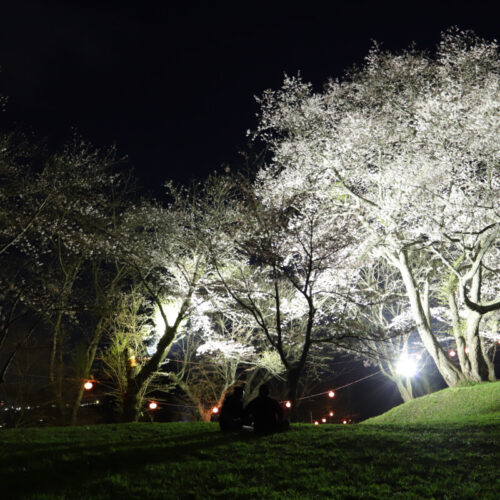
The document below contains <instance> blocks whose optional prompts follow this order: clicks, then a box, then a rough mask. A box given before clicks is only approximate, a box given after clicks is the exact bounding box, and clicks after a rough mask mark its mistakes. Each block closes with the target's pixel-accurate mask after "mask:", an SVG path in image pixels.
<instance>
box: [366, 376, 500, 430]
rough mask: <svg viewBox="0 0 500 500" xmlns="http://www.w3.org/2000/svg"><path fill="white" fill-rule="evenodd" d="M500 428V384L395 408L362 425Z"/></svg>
mask: <svg viewBox="0 0 500 500" xmlns="http://www.w3.org/2000/svg"><path fill="white" fill-rule="evenodd" d="M443 423H457V424H461V423H463V424H465V423H470V424H483V425H485V424H500V382H484V383H481V384H473V385H468V386H463V387H454V388H448V389H443V390H442V391H438V392H434V393H432V394H427V395H426V396H422V397H420V398H417V399H414V400H412V401H409V402H407V403H404V404H402V405H400V406H396V407H395V408H392V409H391V410H389V411H388V412H386V413H384V414H382V415H379V416H378V417H374V418H370V419H368V420H365V421H364V422H362V424H365V425H366V424H368V425H371V424H374V425H378V424H381V425H406V424H409V425H413V424H443Z"/></svg>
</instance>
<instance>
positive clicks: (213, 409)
mask: <svg viewBox="0 0 500 500" xmlns="http://www.w3.org/2000/svg"><path fill="white" fill-rule="evenodd" d="M212 413H213V414H214V415H217V413H219V408H217V406H214V407H213V408H212Z"/></svg>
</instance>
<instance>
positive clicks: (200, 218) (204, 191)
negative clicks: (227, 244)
mask: <svg viewBox="0 0 500 500" xmlns="http://www.w3.org/2000/svg"><path fill="white" fill-rule="evenodd" d="M168 194H169V197H170V200H171V202H170V204H169V205H168V206H167V207H165V208H164V207H161V206H159V205H157V204H151V203H145V204H143V205H142V206H138V207H135V208H134V209H133V210H130V212H129V213H128V214H127V216H126V221H125V223H126V225H127V226H128V227H129V232H128V236H127V237H126V238H125V239H123V240H122V241H121V242H119V243H118V246H119V247H120V252H123V254H124V256H125V258H126V260H127V262H128V263H129V264H130V265H131V266H132V267H133V268H134V269H135V275H136V279H137V280H138V281H140V282H142V283H143V285H144V288H145V292H146V296H147V299H148V300H149V301H150V302H151V303H152V304H153V305H154V307H155V310H156V320H155V325H156V329H155V334H154V338H153V339H152V345H151V346H150V348H149V357H148V358H147V359H145V360H144V361H143V362H142V363H138V364H137V365H136V366H134V367H132V369H131V370H129V372H128V381H127V394H126V397H125V402H124V419H125V420H127V421H134V420H137V419H138V418H139V415H140V412H141V398H142V395H143V394H144V390H145V388H146V387H147V386H148V384H149V383H151V381H152V380H153V379H154V378H155V377H158V376H159V374H160V373H161V366H162V364H163V362H164V360H165V358H166V356H167V354H168V352H169V350H170V348H171V346H172V344H173V343H174V341H175V340H176V338H177V335H178V334H179V333H180V332H181V330H182V326H183V325H184V324H185V322H186V321H187V320H188V319H189V317H190V316H191V315H192V314H193V311H195V310H196V309H198V308H200V307H201V306H202V304H203V303H204V302H205V301H206V300H208V298H207V284H208V283H209V282H210V281H211V280H212V278H213V268H212V266H211V264H210V258H209V257H210V252H209V249H208V248H207V246H206V244H205V235H206V234H211V235H212V236H214V237H216V238H217V235H219V234H220V227H221V226H222V225H223V224H224V221H225V198H226V188H225V187H224V185H223V183H219V182H218V181H216V180H212V181H210V180H209V181H207V182H206V183H205V184H204V185H197V186H194V187H193V189H192V190H179V189H175V188H173V187H172V186H169V191H168Z"/></svg>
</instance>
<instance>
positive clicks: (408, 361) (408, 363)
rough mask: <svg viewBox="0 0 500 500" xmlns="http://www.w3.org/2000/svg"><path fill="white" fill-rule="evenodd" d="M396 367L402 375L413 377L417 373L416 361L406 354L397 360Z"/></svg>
mask: <svg viewBox="0 0 500 500" xmlns="http://www.w3.org/2000/svg"><path fill="white" fill-rule="evenodd" d="M396 369H397V372H398V373H399V374H400V375H403V377H413V375H415V373H417V363H416V362H415V360H414V359H412V358H409V357H408V356H402V357H401V358H400V360H399V361H398V364H397V367H396Z"/></svg>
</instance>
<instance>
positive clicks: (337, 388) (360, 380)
mask: <svg viewBox="0 0 500 500" xmlns="http://www.w3.org/2000/svg"><path fill="white" fill-rule="evenodd" d="M381 373H382V372H381V371H380V370H377V371H376V372H375V373H371V374H370V375H366V377H362V378H360V379H358V380H354V382H349V383H348V384H345V385H341V386H340V387H334V388H333V389H329V390H328V391H323V392H318V393H317V394H311V395H310V396H303V397H301V398H297V400H302V399H309V398H314V397H316V396H322V395H323V394H328V393H329V392H330V391H331V390H333V391H338V390H339V389H344V388H345V387H349V386H350V385H354V384H357V383H358V382H362V381H363V380H366V379H367V378H370V377H374V376H375V375H380V374H381Z"/></svg>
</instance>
